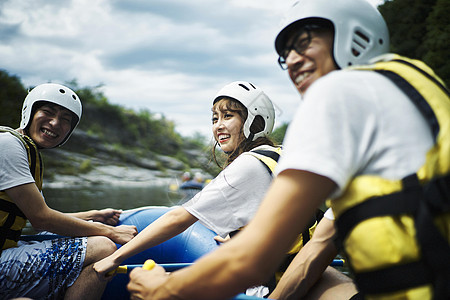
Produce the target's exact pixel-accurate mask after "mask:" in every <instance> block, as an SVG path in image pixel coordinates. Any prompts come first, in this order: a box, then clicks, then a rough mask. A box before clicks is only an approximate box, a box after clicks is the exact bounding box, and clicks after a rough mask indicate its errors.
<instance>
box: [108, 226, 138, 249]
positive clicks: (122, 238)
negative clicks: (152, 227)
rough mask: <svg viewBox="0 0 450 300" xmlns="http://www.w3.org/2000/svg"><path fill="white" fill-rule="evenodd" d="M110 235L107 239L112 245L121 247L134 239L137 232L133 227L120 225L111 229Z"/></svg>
mask: <svg viewBox="0 0 450 300" xmlns="http://www.w3.org/2000/svg"><path fill="white" fill-rule="evenodd" d="M111 230H112V235H111V236H110V237H109V238H110V239H111V240H112V241H113V242H114V243H117V244H120V245H123V244H126V243H128V242H129V241H130V240H131V239H132V238H134V237H135V236H136V235H137V234H138V231H137V229H136V226H134V225H120V226H117V227H112V228H111Z"/></svg>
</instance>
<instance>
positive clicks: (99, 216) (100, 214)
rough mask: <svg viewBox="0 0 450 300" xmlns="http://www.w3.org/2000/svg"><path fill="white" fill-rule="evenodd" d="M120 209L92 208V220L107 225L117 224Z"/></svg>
mask: <svg viewBox="0 0 450 300" xmlns="http://www.w3.org/2000/svg"><path fill="white" fill-rule="evenodd" d="M121 213H122V210H118V209H113V208H105V209H102V210H94V211H93V212H92V220H93V221H95V222H100V223H103V224H107V225H112V226H114V225H117V224H118V223H119V217H120V214H121Z"/></svg>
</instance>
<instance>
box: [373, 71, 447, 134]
mask: <svg viewBox="0 0 450 300" xmlns="http://www.w3.org/2000/svg"><path fill="white" fill-rule="evenodd" d="M375 72H377V73H379V74H382V75H384V76H386V77H387V78H389V79H390V80H391V81H392V82H393V83H395V84H396V85H397V87H398V88H399V89H401V90H402V91H403V92H404V93H405V94H406V95H408V97H409V98H410V99H411V101H412V103H414V105H415V106H416V107H417V109H418V110H419V111H420V112H421V113H422V115H423V116H424V118H425V119H426V120H427V122H428V124H429V126H430V127H431V131H432V133H433V137H434V139H435V140H436V138H437V135H438V134H439V122H438V120H437V118H436V115H435V114H434V112H433V110H432V109H431V107H430V105H429V104H428V102H427V101H426V100H425V99H424V97H423V96H422V95H421V94H420V93H419V92H418V91H417V90H416V89H415V88H414V87H413V86H412V85H411V84H410V83H409V82H408V81H406V80H405V79H404V78H403V77H401V76H400V75H398V74H396V73H394V72H392V71H387V70H376V71H375Z"/></svg>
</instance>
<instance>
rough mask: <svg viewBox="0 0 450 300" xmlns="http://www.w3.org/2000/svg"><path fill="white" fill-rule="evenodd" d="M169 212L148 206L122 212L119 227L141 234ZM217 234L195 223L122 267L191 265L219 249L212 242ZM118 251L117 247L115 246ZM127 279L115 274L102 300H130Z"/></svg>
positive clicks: (126, 262) (128, 260)
mask: <svg viewBox="0 0 450 300" xmlns="http://www.w3.org/2000/svg"><path fill="white" fill-rule="evenodd" d="M171 209H172V208H169V207H161V206H151V207H144V208H139V209H134V210H128V211H124V212H122V214H121V216H120V220H119V225H135V226H136V227H137V230H138V232H141V231H142V230H143V229H144V228H145V227H147V225H149V224H150V223H152V222H153V221H155V220H156V219H158V218H159V217H160V216H161V215H163V214H165V213H166V212H168V211H169V210H171ZM215 236H216V234H215V233H214V232H213V231H211V230H209V229H208V228H206V227H205V226H203V225H202V224H200V222H195V223H194V224H193V225H192V226H190V227H189V228H188V229H186V230H185V231H184V232H183V233H181V234H179V235H177V236H175V237H173V238H171V239H170V240H168V241H166V242H164V243H162V244H160V245H157V246H155V247H152V248H149V249H147V250H145V251H143V252H141V253H138V254H136V255H134V256H132V257H130V258H128V259H126V260H125V261H124V262H123V263H122V264H123V265H133V264H143V263H144V262H145V261H146V260H147V259H153V260H154V261H155V262H156V263H160V264H164V263H192V262H194V261H195V260H196V259H198V258H199V257H201V256H203V255H205V254H206V253H209V252H211V251H213V250H215V249H216V248H217V247H218V244H217V242H216V241H215V240H214V237H215ZM117 247H118V248H119V247H120V245H117ZM128 281H129V277H128V275H126V274H117V275H116V276H114V278H113V279H112V280H111V281H110V282H109V283H108V285H107V286H106V289H105V292H104V293H103V297H102V299H105V300H106V299H107V300H114V299H129V298H130V295H129V293H128V291H127V289H126V286H127V284H128Z"/></svg>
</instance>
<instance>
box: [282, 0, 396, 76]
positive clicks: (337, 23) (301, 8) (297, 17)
mask: <svg viewBox="0 0 450 300" xmlns="http://www.w3.org/2000/svg"><path fill="white" fill-rule="evenodd" d="M318 19H319V20H320V19H322V20H327V21H329V22H331V24H332V25H333V26H334V42H333V56H334V60H335V62H336V63H337V65H338V66H339V67H340V68H345V67H347V66H350V65H358V64H366V63H368V62H369V60H370V59H372V58H374V57H376V56H379V55H381V54H385V53H388V52H389V31H388V28H387V25H386V22H385V21H384V19H383V17H382V16H381V14H380V12H379V11H378V10H377V9H376V8H375V7H374V6H373V5H371V4H370V3H369V2H367V1H366V0H299V1H296V2H295V3H294V5H293V6H292V7H291V8H290V9H289V10H288V12H287V14H286V16H285V17H284V19H283V20H282V25H281V28H282V29H281V30H280V32H279V33H278V35H277V37H276V39H275V49H276V51H277V53H278V54H279V55H281V53H282V51H283V50H284V48H285V46H286V42H287V38H288V37H289V34H290V33H291V31H292V30H294V29H296V28H298V26H302V25H304V24H308V23H311V22H312V23H314V21H315V20H318Z"/></svg>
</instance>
